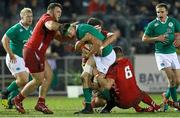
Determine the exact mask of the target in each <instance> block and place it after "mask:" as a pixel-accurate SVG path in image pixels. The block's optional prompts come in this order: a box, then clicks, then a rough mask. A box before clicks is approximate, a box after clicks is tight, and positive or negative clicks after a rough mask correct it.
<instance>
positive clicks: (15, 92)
mask: <svg viewBox="0 0 180 118" xmlns="http://www.w3.org/2000/svg"><path fill="white" fill-rule="evenodd" d="M18 94H19V90H18V89H16V90H14V91H12V92H11V93H10V95H9V96H8V100H11V99H13V98H14V97H15V96H17V95H18Z"/></svg>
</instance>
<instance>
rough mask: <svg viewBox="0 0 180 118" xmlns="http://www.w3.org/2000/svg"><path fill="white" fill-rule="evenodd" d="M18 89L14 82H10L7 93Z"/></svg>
mask: <svg viewBox="0 0 180 118" xmlns="http://www.w3.org/2000/svg"><path fill="white" fill-rule="evenodd" d="M18 88H19V87H18V86H17V84H16V81H13V82H11V84H10V85H9V86H8V87H7V90H8V91H9V92H11V91H13V90H16V89H18Z"/></svg>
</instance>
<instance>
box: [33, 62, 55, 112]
mask: <svg viewBox="0 0 180 118" xmlns="http://www.w3.org/2000/svg"><path fill="white" fill-rule="evenodd" d="M44 74H45V79H44V81H43V83H42V85H41V86H40V87H39V98H38V101H37V104H36V106H35V110H37V111H41V112H43V113H44V114H53V112H52V111H51V110H50V109H49V108H48V107H47V106H46V105H45V98H46V94H47V92H48V89H49V86H50V85H51V81H52V76H53V72H52V69H51V67H50V65H49V63H48V62H47V60H46V61H45V73H44Z"/></svg>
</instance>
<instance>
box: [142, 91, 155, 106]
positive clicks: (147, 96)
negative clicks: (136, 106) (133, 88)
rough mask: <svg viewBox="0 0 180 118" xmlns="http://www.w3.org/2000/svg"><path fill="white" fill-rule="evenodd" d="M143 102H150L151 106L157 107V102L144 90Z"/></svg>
mask: <svg viewBox="0 0 180 118" xmlns="http://www.w3.org/2000/svg"><path fill="white" fill-rule="evenodd" d="M142 102H144V103H146V104H148V105H149V106H152V107H155V106H156V104H155V102H154V101H153V100H152V98H151V97H150V96H149V95H148V94H147V93H145V92H143V100H142Z"/></svg>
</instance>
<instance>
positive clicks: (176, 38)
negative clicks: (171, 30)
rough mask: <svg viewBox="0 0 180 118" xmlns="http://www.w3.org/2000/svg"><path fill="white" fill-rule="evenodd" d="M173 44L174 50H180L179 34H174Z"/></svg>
mask: <svg viewBox="0 0 180 118" xmlns="http://www.w3.org/2000/svg"><path fill="white" fill-rule="evenodd" d="M173 44H174V46H175V47H176V48H180V33H179V32H177V33H175V40H174V43H173Z"/></svg>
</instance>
